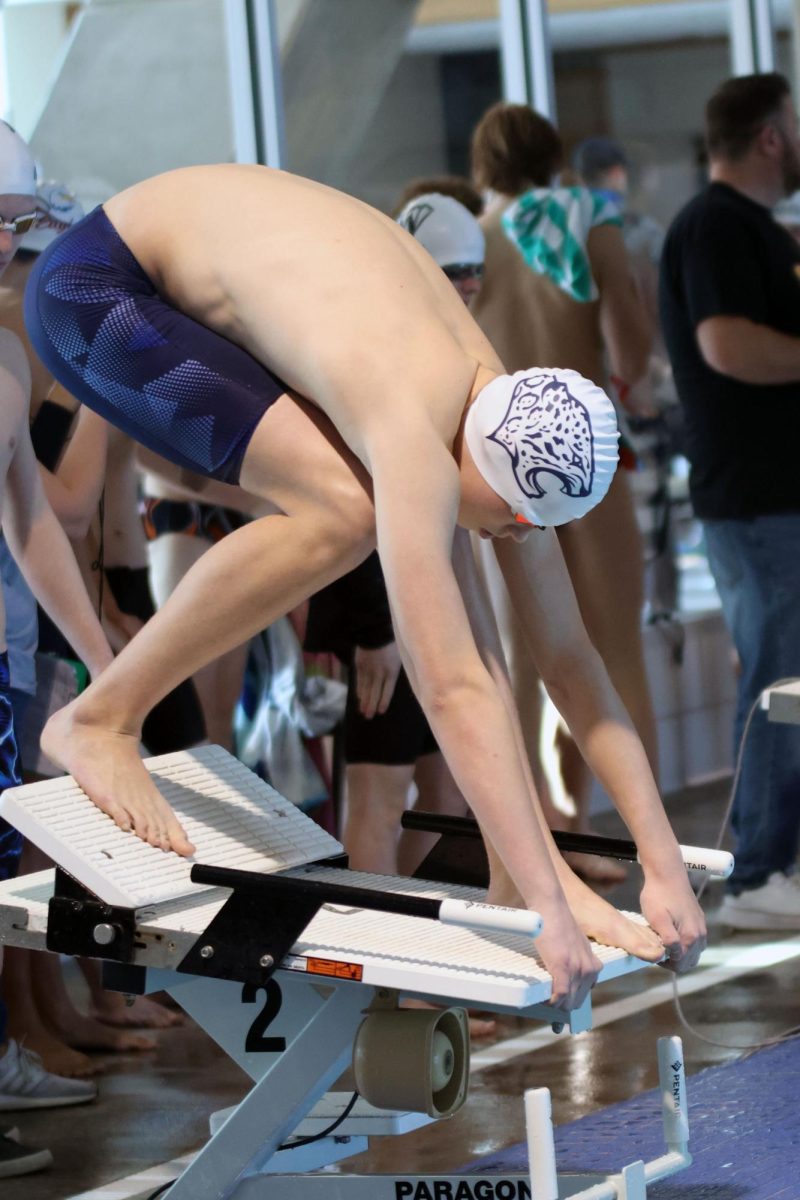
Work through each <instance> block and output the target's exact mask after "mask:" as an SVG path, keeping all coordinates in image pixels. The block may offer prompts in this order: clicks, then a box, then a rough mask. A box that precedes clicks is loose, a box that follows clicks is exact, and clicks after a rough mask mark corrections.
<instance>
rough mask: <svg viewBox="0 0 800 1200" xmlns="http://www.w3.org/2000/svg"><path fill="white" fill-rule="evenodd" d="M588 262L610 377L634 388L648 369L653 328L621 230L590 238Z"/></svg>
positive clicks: (604, 229) (611, 228)
mask: <svg viewBox="0 0 800 1200" xmlns="http://www.w3.org/2000/svg"><path fill="white" fill-rule="evenodd" d="M587 248H588V252H589V261H590V263H591V267H592V274H593V275H594V278H595V281H596V282H597V287H598V290H599V292H600V331H601V333H602V336H603V343H604V345H605V348H606V351H607V353H608V360H609V368H610V371H611V374H612V375H614V376H616V377H617V378H618V379H620V380H622V381H624V383H625V384H626V385H627V387H628V388H631V387H632V386H633V385H634V384H635V383H636V382H637V381H638V380H639V379H641V377H642V376H643V375H644V373H645V371H646V370H647V362H648V358H649V356H650V350H651V348H652V344H653V326H652V322H651V321H650V318H649V317H648V314H647V310H646V308H645V305H644V303H643V301H642V297H641V296H640V294H639V290H638V288H637V287H636V281H635V279H634V275H633V271H632V270H631V265H630V261H629V259H628V252H627V250H626V249H625V242H624V240H623V237H622V230H621V229H620V228H619V227H618V226H616V225H598V226H596V228H594V229H592V230H591V232H590V233H589V238H588V247H587Z"/></svg>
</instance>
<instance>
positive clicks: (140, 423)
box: [25, 208, 286, 483]
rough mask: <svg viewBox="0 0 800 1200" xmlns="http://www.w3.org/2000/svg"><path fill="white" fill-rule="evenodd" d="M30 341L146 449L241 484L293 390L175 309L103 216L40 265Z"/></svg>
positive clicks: (72, 233)
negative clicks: (251, 454) (260, 436)
mask: <svg viewBox="0 0 800 1200" xmlns="http://www.w3.org/2000/svg"><path fill="white" fill-rule="evenodd" d="M25 323H26V326H27V329H28V334H29V336H30V339H31V341H32V343H33V345H34V347H35V349H36V352H37V353H38V355H39V357H40V358H41V359H42V361H43V362H44V363H45V365H46V366H47V367H48V368H49V370H50V371H52V373H53V375H54V376H55V378H56V379H57V380H58V381H59V382H60V383H61V384H63V386H64V387H65V388H66V389H67V391H68V392H71V393H72V395H74V396H75V397H76V398H77V399H78V400H80V401H81V402H82V403H83V404H86V405H87V406H88V407H89V408H91V409H93V410H94V411H95V412H96V413H99V414H100V416H101V417H105V419H106V420H107V421H110V422H111V423H112V424H113V425H116V426H118V428H120V429H122V430H123V431H124V432H125V433H127V434H129V435H130V436H131V437H132V438H134V439H135V440H136V441H137V442H141V443H142V445H144V446H147V447H149V449H151V450H154V451H155V452H156V453H157V454H161V455H163V456H164V458H168V459H169V460H170V461H171V462H174V463H177V464H178V466H180V467H186V468H188V469H189V470H191V471H197V472H199V473H201V474H203V475H210V476H212V477H213V478H214V479H220V480H223V481H224V482H225V483H238V480H239V471H240V470H241V465H242V459H243V457H244V454H245V451H246V449H247V446H248V444H249V442H250V438H251V437H252V435H253V432H254V430H255V427H256V425H257V424H258V422H259V421H260V420H261V417H262V416H263V415H264V413H265V412H266V411H267V409H268V408H269V407H270V405H272V404H274V402H275V401H276V400H277V399H278V397H279V396H280V395H281V394H282V393H284V392H285V391H286V385H285V384H284V383H283V382H282V381H281V380H280V379H278V378H277V377H276V376H275V375H273V374H272V373H271V372H270V371H269V370H267V368H266V367H264V366H262V364H261V363H259V362H258V361H257V359H255V358H253V356H252V355H251V354H248V353H247V351H246V350H243V349H242V348H241V347H240V346H237V345H235V343H233V342H230V341H228V340H227V338H224V337H221V336H220V335H219V334H218V333H214V332H213V331H212V330H210V329H207V328H206V326H205V325H201V324H200V323H199V322H198V321H194V320H193V319H192V318H191V317H187V316H186V315H185V313H182V312H180V311H179V310H177V309H176V308H174V307H173V306H172V305H171V304H169V303H168V302H167V301H166V300H165V299H164V298H163V297H162V296H160V295H159V293H158V292H157V291H156V289H155V287H154V286H153V283H152V282H151V280H150V279H149V278H148V277H147V275H146V274H145V273H144V271H143V270H142V268H141V266H140V265H139V263H138V262H137V261H136V259H135V258H134V256H133V254H131V252H130V250H129V249H128V247H127V246H126V245H125V243H124V242H123V240H122V238H121V237H120V236H119V234H118V233H117V231H116V229H115V228H114V226H113V225H112V224H111V222H110V221H109V219H108V217H107V216H106V214H105V212H104V211H103V209H102V208H96V209H95V210H94V211H93V212H91V213H89V215H88V216H86V217H84V218H83V220H82V221H79V222H78V223H77V224H76V225H74V226H72V228H71V229H68V230H67V232H66V233H64V234H62V235H61V237H59V238H57V239H56V240H55V241H54V242H53V243H52V244H51V245H50V246H48V248H47V249H46V250H45V251H44V253H42V254H41V255H40V256H39V261H38V262H37V263H36V265H35V267H34V269H33V271H32V272H31V277H30V280H29V282H28V287H27V291H26V294H25Z"/></svg>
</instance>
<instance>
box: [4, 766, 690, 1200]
mask: <svg viewBox="0 0 800 1200" xmlns="http://www.w3.org/2000/svg"><path fill="white" fill-rule="evenodd" d="M146 765H147V766H148V768H149V769H150V770H151V772H152V773H153V776H154V778H155V779H156V781H157V783H158V785H159V787H161V789H162V791H164V794H165V795H167V797H168V799H170V801H171V802H172V803H173V804H174V805H175V807H176V809H177V811H178V816H179V818H180V819H181V820H182V822H183V823H184V824H185V825H186V826H187V832H188V833H189V836H190V837H191V838H192V840H193V841H195V843H196V844H197V845H198V849H199V853H200V854H202V855H203V856H205V847H204V846H203V844H202V843H203V840H204V839H206V840H208V839H207V837H206V835H207V834H209V829H208V828H207V827H206V826H205V825H203V822H202V820H200V821H197V820H195V821H194V822H193V820H192V814H193V812H194V811H195V808H193V797H198V798H199V799H198V804H199V805H200V808H201V809H202V808H203V805H205V803H206V801H207V800H208V798H209V796H216V797H217V803H218V804H219V805H220V806H222V807H223V808H224V807H225V806H226V805H227V806H228V810H229V811H228V813H227V817H228V818H230V821H229V822H228V825H225V823H224V822H220V821H219V820H216V818H214V817H212V818H210V821H211V826H210V830H211V833H212V834H213V835H214V837H216V838H217V842H220V838H221V837H222V836H223V834H224V838H227V839H228V842H231V843H233V851H230V847H228V848H227V850H226V853H225V854H224V855H223V856H222V863H221V865H220V866H217V865H215V866H213V867H211V868H201V867H198V866H196V865H195V866H194V867H193V868H192V867H189V866H187V865H186V864H180V862H179V863H178V865H179V866H180V867H181V869H182V870H183V869H184V868H185V874H187V875H188V873H189V871H191V875H192V880H193V881H194V886H187V884H188V880H187V879H186V878H182V879H176V880H166V881H165V878H164V876H165V870H164V868H168V870H169V871H171V872H172V873H173V874H175V873H176V872H177V870H178V866H176V864H175V863H174V862H173V859H174V858H175V857H176V856H169V857H168V856H165V855H164V854H163V853H162V852H160V851H157V850H154V849H153V848H152V847H149V846H145V845H144V843H141V842H139V841H138V839H136V838H135V836H134V835H133V834H124V833H122V831H119V830H117V829H116V827H114V826H113V824H112V823H111V822H110V819H109V818H108V817H105V816H104V815H103V814H102V813H100V812H99V811H98V810H97V809H95V808H94V806H93V805H92V804H91V802H90V801H89V800H88V799H87V798H86V797H85V796H84V795H83V793H82V792H80V789H78V788H77V785H75V784H74V781H72V780H70V779H69V778H66V779H63V780H54V781H48V782H47V783H45V784H34V785H28V786H26V787H22V788H16V789H10V790H9V791H7V792H6V793H5V794H4V795H3V797H2V799H0V814H2V815H3V816H5V817H6V819H8V820H10V821H12V822H13V823H15V824H16V825H17V826H18V827H19V828H20V829H21V830H22V832H23V833H25V834H26V836H28V837H30V838H31V840H33V841H35V842H36V843H37V844H38V845H40V846H41V847H42V848H43V849H45V850H47V852H48V853H50V854H51V856H53V857H54V858H55V859H56V862H57V863H58V866H59V869H58V870H57V871H56V872H42V873H40V874H38V875H34V876H26V877H23V878H21V879H18V880H12V881H7V882H6V883H3V884H0V944H3V943H4V944H8V945H21V946H28V947H30V948H33V949H44V948H51V949H54V950H58V951H59V952H61V953H72V954H78V953H79V954H89V955H90V956H92V957H95V958H99V959H101V960H104V964H105V967H104V969H105V970H106V972H107V975H108V978H109V982H110V983H111V986H114V987H116V988H117V990H122V991H130V992H138V993H144V992H149V991H157V990H162V989H164V990H166V991H168V992H169V993H170V995H172V996H174V998H175V999H176V1001H177V1002H178V1003H179V1004H180V1005H181V1007H182V1008H184V1010H185V1011H187V1012H188V1013H189V1014H190V1015H191V1016H192V1017H193V1018H194V1019H195V1020H196V1021H197V1022H198V1024H200V1025H201V1027H202V1028H203V1029H205V1030H206V1031H207V1032H208V1034H209V1035H210V1036H211V1037H212V1038H213V1039H214V1040H215V1041H217V1042H218V1044H219V1045H220V1046H221V1047H222V1048H223V1049H224V1050H225V1051H226V1053H227V1054H229V1055H230V1057H231V1058H233V1059H234V1061H236V1062H237V1063H238V1064H239V1065H240V1066H241V1067H242V1068H243V1069H244V1070H245V1071H246V1072H247V1073H248V1074H249V1075H250V1077H251V1079H252V1080H253V1081H254V1086H253V1088H252V1089H251V1091H250V1092H249V1093H248V1094H247V1095H246V1096H245V1098H244V1099H243V1100H242V1101H241V1103H240V1104H239V1105H238V1106H236V1107H235V1109H234V1110H232V1111H231V1112H230V1113H229V1114H222V1115H219V1116H217V1117H216V1118H215V1119H212V1130H213V1132H212V1136H211V1138H210V1140H209V1141H208V1142H207V1143H206V1145H205V1146H204V1147H203V1149H202V1150H201V1151H200V1152H199V1153H198V1154H197V1155H196V1156H195V1157H194V1159H193V1160H192V1161H191V1162H190V1163H189V1165H188V1166H187V1167H186V1168H185V1170H184V1171H183V1172H182V1174H181V1175H180V1176H179V1178H178V1179H177V1180H176V1181H175V1182H174V1183H173V1184H172V1185H171V1186H170V1188H169V1190H168V1191H167V1192H165V1193H164V1194H165V1195H166V1196H167V1197H168V1200H316V1197H319V1200H323V1195H324V1200H362V1197H363V1200H367V1197H369V1200H384V1198H386V1200H389V1198H390V1197H391V1200H400V1198H402V1197H408V1198H409V1200H472V1198H473V1197H475V1200H477V1198H478V1197H481V1200H483V1197H486V1198H487V1200H488V1198H489V1197H492V1198H494V1197H497V1200H515V1198H516V1197H520V1198H523V1197H526V1198H527V1197H530V1200H562V1198H563V1197H574V1198H575V1200H578V1197H581V1198H582V1200H644V1198H645V1197H646V1195H647V1187H648V1185H649V1184H650V1183H652V1182H654V1181H655V1180H656V1179H661V1178H664V1177H665V1176H666V1175H668V1174H673V1173H674V1172H675V1171H677V1170H681V1169H683V1167H685V1166H687V1165H688V1164H689V1163H690V1162H691V1158H690V1156H689V1155H688V1151H687V1139H688V1125H687V1122H686V1101H685V1081H684V1077H683V1066H682V1053H681V1051H680V1043H679V1041H678V1040H677V1039H665V1041H667V1042H668V1043H669V1045H668V1046H667V1047H666V1048H665V1049H663V1050H662V1049H661V1048H660V1051H659V1067H660V1074H661V1087H662V1094H663V1096H664V1106H665V1107H664V1112H665V1139H666V1142H667V1152H666V1153H665V1154H664V1155H662V1156H661V1158H659V1159H657V1160H654V1162H652V1163H647V1164H644V1163H641V1162H633V1163H631V1164H629V1165H628V1166H626V1167H624V1168H623V1169H622V1171H621V1173H620V1174H619V1175H614V1176H597V1175H595V1176H581V1177H575V1176H573V1177H571V1178H570V1177H568V1176H561V1177H558V1178H557V1177H556V1170H555V1159H554V1151H553V1142H552V1125H551V1124H550V1118H549V1093H547V1091H546V1089H539V1090H538V1091H537V1092H536V1093H531V1094H529V1095H528V1096H527V1097H526V1123H527V1127H528V1132H529V1145H530V1147H531V1160H532V1173H531V1175H526V1176H513V1177H506V1176H504V1177H503V1179H502V1180H499V1181H498V1180H497V1179H495V1180H494V1182H493V1177H492V1176H487V1175H475V1176H467V1175H454V1176H431V1177H427V1176H408V1177H403V1178H395V1177H394V1176H352V1175H344V1174H335V1173H333V1172H332V1171H331V1169H330V1168H331V1167H332V1166H333V1164H334V1163H338V1162H339V1161H341V1160H342V1159H344V1158H347V1157H350V1156H352V1155H354V1154H358V1153H361V1152H362V1151H363V1150H364V1149H365V1148H366V1145H367V1142H368V1138H369V1137H370V1136H371V1135H372V1134H373V1133H380V1134H382V1135H385V1134H400V1133H404V1132H407V1131H410V1130H411V1129H414V1128H419V1127H420V1126H421V1125H423V1124H427V1123H429V1122H430V1120H432V1118H429V1117H427V1116H426V1115H421V1114H418V1113H408V1112H405V1113H403V1112H400V1113H398V1112H389V1111H386V1110H382V1109H375V1108H372V1107H371V1106H370V1105H368V1104H366V1103H365V1102H359V1103H358V1105H357V1106H356V1107H354V1108H353V1110H352V1112H351V1111H350V1110H349V1109H348V1107H347V1106H346V1104H345V1101H344V1099H343V1098H342V1097H341V1096H338V1097H337V1095H336V1094H335V1093H333V1094H329V1093H330V1089H331V1087H332V1085H333V1084H334V1083H335V1081H336V1080H337V1079H338V1078H339V1077H340V1076H341V1075H342V1074H343V1073H344V1072H345V1071H346V1070H347V1068H348V1067H349V1066H350V1063H351V1059H352V1054H353V1044H354V1040H355V1038H356V1034H357V1032H358V1029H359V1027H360V1025H361V1023H362V1021H363V1019H364V1015H365V1012H366V1010H368V1009H370V1008H371V1007H372V1006H373V1005H375V1004H376V1003H377V1004H385V1003H389V1004H391V1003H392V1002H394V1000H396V997H397V996H398V995H399V994H403V995H411V996H414V997H415V998H423V999H427V1000H431V1001H433V1002H434V1003H436V1004H443V1003H444V1004H447V1005H450V1004H452V1003H454V1002H455V1003H463V1004H472V1005H478V1006H480V1007H481V1008H484V1009H487V1010H489V1011H494V1012H501V1013H515V1014H516V1015H520V1016H526V1017H529V1018H531V1019H535V1020H541V1021H544V1022H546V1023H548V1024H552V1025H563V1026H565V1027H568V1028H569V1029H570V1030H571V1031H572V1032H582V1031H583V1030H585V1029H588V1028H590V1027H591V1000H590V998H589V999H587V1001H586V1003H585V1004H584V1005H583V1006H582V1008H581V1009H580V1010H577V1011H574V1012H571V1013H567V1012H561V1011H559V1010H557V1009H554V1008H553V1007H552V1006H551V1005H549V1004H548V1003H547V1000H548V998H549V992H550V979H549V976H548V975H547V972H546V971H545V970H544V968H543V967H542V965H541V962H540V961H539V960H537V958H536V955H535V950H534V949H533V943H532V935H533V934H534V926H535V922H532V921H531V919H530V918H531V916H532V915H531V914H521V913H517V912H516V910H512V912H511V913H510V914H509V915H508V917H507V918H505V917H504V912H505V910H492V909H491V907H490V906H487V905H486V904H485V902H484V900H485V897H484V893H482V892H481V891H480V890H476V889H471V888H465V887H460V886H458V885H453V884H441V883H439V884H433V883H430V882H427V881H423V880H408V879H396V878H393V877H392V878H387V877H381V876H367V875H364V874H362V873H358V872H350V871H347V870H346V869H345V868H344V867H342V866H341V859H340V858H337V857H336V855H337V854H338V853H339V852H340V851H341V847H340V846H338V843H335V842H334V840H333V839H331V838H329V836H328V835H322V834H321V831H318V832H315V830H316V827H313V822H311V821H310V820H309V819H308V818H306V817H304V816H303V814H302V813H299V812H297V810H293V811H291V812H290V811H287V809H286V808H285V807H284V806H286V804H287V802H286V801H284V800H283V798H282V797H278V796H277V793H274V792H273V791H272V789H270V788H269V787H268V786H267V785H266V784H263V783H262V781H260V780H258V779H257V778H256V777H255V776H253V775H252V774H251V773H250V772H249V771H247V769H246V768H244V767H242V765H241V764H240V763H238V762H237V761H236V760H235V759H233V758H231V756H229V755H227V754H226V752H225V751H223V750H221V749H220V748H219V747H203V748H201V749H198V750H195V751H191V752H185V753H181V754H178V755H164V756H161V757H160V758H158V759H152V760H149V762H148V763H147V764H146ZM242 772H244V773H245V774H244V776H243V775H242ZM176 778H177V780H178V785H179V790H180V793H181V796H180V800H181V802H182V804H181V803H176V801H175V787H171V784H173V783H174V782H175V780H176ZM187 781H189V782H187ZM223 785H224V786H223ZM226 789H227V790H226ZM237 790H238V792H241V793H243V794H245V801H244V808H245V809H246V810H247V811H246V820H245V825H246V827H247V828H246V831H245V834H244V835H241V834H240V835H239V836H240V841H239V843H237V836H236V832H237V829H238V828H239V826H237V825H236V822H237V821H238V820H239V817H240V813H239V811H238V809H237V807H236V806H237V803H238V797H237ZM195 807H196V806H195ZM289 808H291V806H289ZM259 809H260V810H261V812H260V813H259ZM234 810H236V811H234ZM206 811H207V806H206ZM276 814H281V815H276ZM234 818H235V819H234ZM226 819H227V818H226ZM231 822H232V823H231ZM193 824H194V827H193ZM240 824H241V822H240ZM306 825H307V826H312V827H313V828H312V829H308V828H306ZM223 826H224V828H223ZM234 826H236V828H234ZM277 826H280V827H281V836H282V837H283V841H282V842H281V844H280V845H281V847H282V848H281V849H280V852H277V851H276V849H275V846H276V843H275V841H274V838H273V829H274V828H276V827H277ZM290 826H291V827H292V829H293V830H294V831H295V832H294V834H290V836H288V838H287V837H284V834H285V832H286V830H288V829H289V827H290ZM109 827H110V828H109ZM76 829H77V833H76ZM232 829H233V833H231V830H232ZM82 830H83V831H84V832H81V831H82ZM86 830H88V832H85V831H86ZM295 835H296V836H295ZM224 838H223V840H224ZM120 839H124V840H123V841H120ZM76 844H77V845H78V850H77V851H76V849H75V847H76ZM309 845H310V846H312V847H313V850H314V851H315V852H317V853H318V852H319V847H320V846H322V847H323V853H324V855H325V856H326V859H325V861H322V862H320V861H319V860H318V859H317V860H316V861H315V860H313V859H312V861H310V862H309V861H308V852H307V849H305V848H307V847H308V846H309ZM298 847H299V848H298ZM81 848H83V849H81ZM223 849H225V847H223ZM218 850H219V847H218ZM90 856H93V860H92V861H91V862H89V861H88V860H89V858H90ZM154 856H155V858H154ZM237 856H238V857H237ZM243 857H244V858H245V859H246V869H244V870H243V869H242V868H241V867H240V866H239V865H238V864H239V863H240V862H241V860H242V858H243ZM226 858H227V861H228V862H231V861H233V863H234V865H233V866H232V867H230V866H226V862H225V860H226ZM218 862H219V859H218ZM151 863H154V864H155V865H156V867H160V868H161V870H160V872H159V875H158V887H159V888H160V899H159V900H158V901H157V902H155V903H153V902H148V899H147V897H148V894H149V893H148V879H147V875H148V869H149V866H150V864H151ZM326 863H327V864H328V865H326ZM254 866H256V867H260V872H259V871H258V870H256V871H253V870H252V867H254ZM117 868H119V870H117ZM271 872H272V873H273V874H271V875H270V873H271ZM87 878H88V879H89V880H91V884H92V885H93V886H92V887H89V886H87V883H86V880H87ZM353 884H355V886H356V888H357V889H358V890H357V891H355V892H354V891H353V890H352V885H353ZM93 889H96V890H93ZM137 889H138V891H137ZM165 889H166V890H167V891H168V892H169V891H170V889H171V892H172V894H171V895H169V894H168V895H164V892H165ZM366 893H369V895H368V896H367V897H366V899H365V894H366ZM309 896H310V897H311V900H309ZM120 901H128V903H120ZM131 901H133V903H131ZM295 909H297V910H298V911H296V912H295V911H294V910H295ZM372 909H374V910H376V911H375V912H372V911H370V910H372ZM515 913H516V915H514V914H515ZM226 914H227V915H226ZM533 916H534V917H535V914H533ZM521 919H524V920H526V921H527V934H523V933H520V932H517V931H515V923H518V922H519V921H520V920H521ZM504 920H507V922H508V924H506V925H503V921H504ZM445 921H453V922H454V924H448V925H446V926H445V924H444V922H445ZM242 931H245V932H246V937H245V942H246V945H247V953H246V954H244V953H241V954H239V957H237V934H238V933H240V932H242ZM276 931H277V932H276ZM598 950H599V951H600V957H601V958H602V960H603V964H604V965H603V970H602V971H601V975H600V981H602V980H603V979H604V978H605V979H608V978H613V977H615V976H617V975H620V974H624V973H629V972H631V971H635V970H638V969H641V968H642V967H644V966H647V965H649V964H644V963H641V962H639V961H638V960H635V959H632V958H631V957H630V956H628V955H626V954H625V953H624V952H622V951H619V950H616V951H615V950H613V949H608V948H598ZM254 956H255V957H254ZM347 1099H348V1100H349V1095H348V1096H347ZM315 1106H316V1107H315ZM331 1109H332V1111H333V1113H334V1116H333V1120H329V1117H330V1111H328V1110H331ZM325 1168H328V1169H327V1170H325Z"/></svg>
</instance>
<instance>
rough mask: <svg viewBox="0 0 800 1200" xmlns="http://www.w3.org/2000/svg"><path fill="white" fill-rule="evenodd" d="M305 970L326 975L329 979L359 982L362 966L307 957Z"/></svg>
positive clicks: (362, 970) (311, 973) (362, 971)
mask: <svg viewBox="0 0 800 1200" xmlns="http://www.w3.org/2000/svg"><path fill="white" fill-rule="evenodd" d="M306 970H307V971H308V973H309V974H310V975H327V976H328V978H329V979H353V980H355V981H356V982H357V983H360V982H361V979H362V978H363V975H364V968H363V967H362V966H361V964H360V963H347V962H335V961H333V960H331V959H328V958H307V959H306Z"/></svg>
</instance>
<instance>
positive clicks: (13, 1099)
mask: <svg viewBox="0 0 800 1200" xmlns="http://www.w3.org/2000/svg"><path fill="white" fill-rule="evenodd" d="M96 1095H97V1087H96V1086H95V1084H93V1083H89V1082H87V1081H86V1080H85V1079H64V1078H62V1076H61V1075H51V1074H50V1072H49V1071H45V1069H44V1067H43V1066H42V1060H41V1059H40V1058H39V1055H38V1054H34V1053H33V1051H32V1050H26V1049H25V1047H24V1046H21V1045H20V1044H19V1042H15V1041H13V1040H9V1042H8V1044H7V1046H6V1052H5V1054H4V1055H3V1056H2V1058H0V1112H16V1111H17V1110H20V1109H28V1108H64V1107H66V1105H68V1104H88V1102H89V1101H90V1100H94V1098H95V1096H96Z"/></svg>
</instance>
